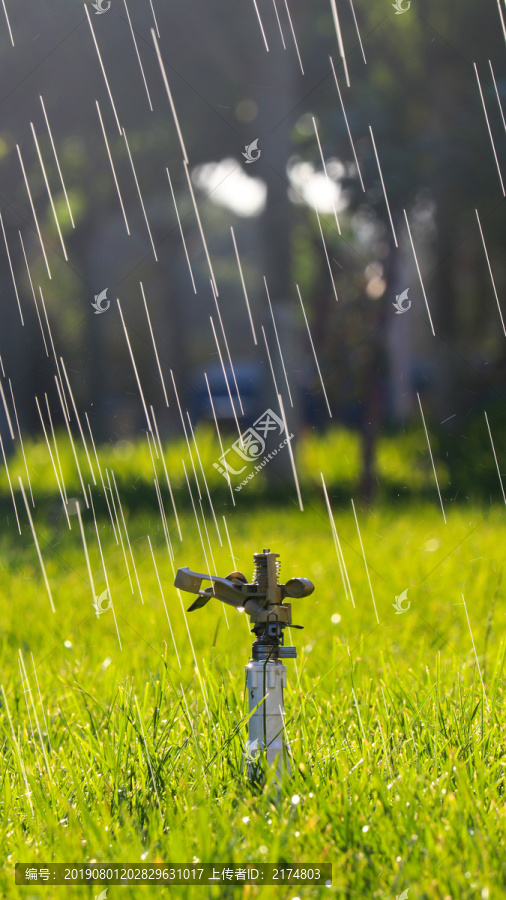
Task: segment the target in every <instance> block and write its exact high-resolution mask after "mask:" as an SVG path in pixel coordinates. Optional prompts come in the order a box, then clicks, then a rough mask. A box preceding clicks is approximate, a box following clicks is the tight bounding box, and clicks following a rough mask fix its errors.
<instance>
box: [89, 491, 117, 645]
mask: <svg viewBox="0 0 506 900" xmlns="http://www.w3.org/2000/svg"><path fill="white" fill-rule="evenodd" d="M88 493H89V495H90V506H91V511H92V513H93V521H94V523H95V533H96V535H97V544H98V550H99V553H100V560H101V562H102V569H103V572H104V579H105V585H106V588H107V593H108V594H109V600H110V601H111V609H112V615H113V618H114V624H115V626H116V634H117V635H118V644H119V649H120V650H122V649H123V647H122V646H121V638H120V636H119V628H118V622H117V620H116V612H115V609H114V603H113V602H112V594H111V586H110V584H109V578H108V577H107V569H106V567H105V559H104V554H103V552H102V541H101V540H100V534H99V531H98V525H97V517H96V515H95V506H94V505H93V497H92V495H91V488H90V486H89V485H88ZM116 543H117V542H116Z"/></svg>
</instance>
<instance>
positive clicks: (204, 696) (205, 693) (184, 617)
mask: <svg viewBox="0 0 506 900" xmlns="http://www.w3.org/2000/svg"><path fill="white" fill-rule="evenodd" d="M171 566H172V574H173V576H174V578H175V577H176V570H175V568H174V562H173V560H171ZM176 593H177V595H178V597H179V603H180V606H181V612H182V613H183V619H184V623H185V626H186V633H187V635H188V640H189V642H190V647H191V652H192V657H193V664H194V666H195V670H196V672H197V678H198V680H199V683H200V689H201V691H202V697H203V699H204V706H205V708H206V712H207V715H208V716H209V717H210V714H209V705H208V699H209V698H208V695H207V691H206V687H205V682H204V681H203V679H202V676H201V673H200V668H199V664H198V662H197V657H196V656H195V647H194V646H193V641H192V636H191V632H190V628H189V626H188V618H187V616H186V610H185V608H184V606H183V598H182V597H181V591H180V590H179V588H176Z"/></svg>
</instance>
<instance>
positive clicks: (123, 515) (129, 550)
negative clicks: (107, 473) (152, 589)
mask: <svg viewBox="0 0 506 900" xmlns="http://www.w3.org/2000/svg"><path fill="white" fill-rule="evenodd" d="M111 475H112V482H113V484H114V490H115V491H116V499H117V501H118V506H119V511H120V513H121V521H122V522H123V528H124V530H125V537H126V539H127V544H128V552H129V553H130V559H131V560H132V569H133V572H134V575H135V580H136V582H137V587H138V589H139V596H140V598H141V603H142V605H143V606H144V597H143V596H142V590H141V583H140V581H139V575H138V573H137V566H136V564H135V560H134V555H133V552H132V545H131V543H130V537H129V535H128V530H127V524H126V520H125V514H124V512H123V506H122V505H121V500H120V496H119V491H118V486H117V484H116V478H115V477H114V472H113V470H112V469H111Z"/></svg>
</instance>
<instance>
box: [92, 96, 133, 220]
mask: <svg viewBox="0 0 506 900" xmlns="http://www.w3.org/2000/svg"><path fill="white" fill-rule="evenodd" d="M95 103H96V106H97V112H98V118H99V119H100V125H101V128H102V134H103V136H104V141H105V147H106V150H107V156H108V157H109V163H110V165H111V171H112V177H113V179H114V184H115V185H116V191H117V194H118V199H119V202H120V205H121V211H122V213H123V218H124V220H125V227H126V230H127V234H128V235H130V226H129V224H128V219H127V215H126V211H125V204H124V203H123V197H122V196H121V191H120V189H119V182H118V178H117V175H116V169H115V168H114V163H113V160H112V154H111V148H110V147H109V141H108V138H107V134H106V131H105V125H104V121H103V119H102V113H101V112H100V106H99V105H98V100H95Z"/></svg>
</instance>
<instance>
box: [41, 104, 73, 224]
mask: <svg viewBox="0 0 506 900" xmlns="http://www.w3.org/2000/svg"><path fill="white" fill-rule="evenodd" d="M39 100H40V102H41V104H42V112H43V113H44V118H45V120H46V126H47V130H48V133H49V140H50V141H51V147H52V148H53V153H54V158H55V161H56V168H57V169H58V175H59V176H60V181H61V186H62V188H63V194H64V196H65V201H66V203H67V209H68V211H69V216H70V221H71V222H72V228H75V227H76V226H75V223H74V217H73V215H72V210H71V208H70V203H69V198H68V194H67V188H66V187H65V182H64V180H63V175H62V170H61V168H60V162H59V160H58V154H57V153H56V147H55V143H54V141H53V134H52V132H51V126H50V125H49V119H48V117H47V113H46V107H45V106H44V101H43V99H42V97H41V96H39Z"/></svg>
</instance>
